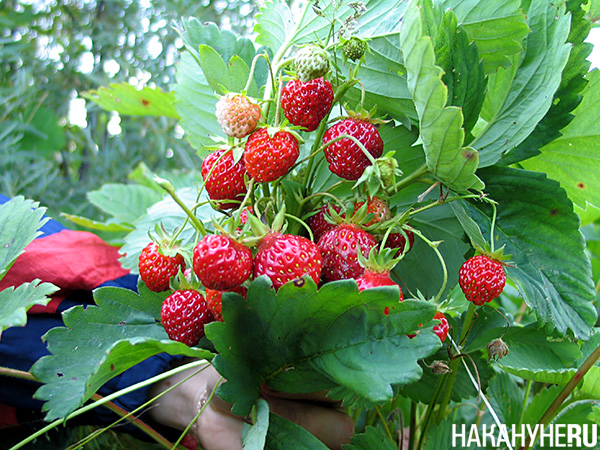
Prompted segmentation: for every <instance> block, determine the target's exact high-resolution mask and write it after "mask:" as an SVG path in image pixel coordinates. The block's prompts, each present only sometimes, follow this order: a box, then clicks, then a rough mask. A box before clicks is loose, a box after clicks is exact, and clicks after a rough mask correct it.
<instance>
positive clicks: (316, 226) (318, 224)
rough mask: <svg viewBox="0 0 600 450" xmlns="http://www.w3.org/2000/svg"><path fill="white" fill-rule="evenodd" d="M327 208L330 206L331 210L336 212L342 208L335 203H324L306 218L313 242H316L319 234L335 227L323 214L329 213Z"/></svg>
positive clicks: (321, 234) (319, 236)
mask: <svg viewBox="0 0 600 450" xmlns="http://www.w3.org/2000/svg"><path fill="white" fill-rule="evenodd" d="M329 208H332V209H333V210H335V212H336V213H339V212H340V211H341V210H342V208H340V207H339V206H337V205H333V204H325V205H323V206H321V208H320V209H319V211H318V212H317V213H316V214H314V215H312V216H310V217H309V218H308V221H307V223H308V226H309V228H310V230H311V231H312V233H313V237H314V240H315V242H318V241H319V239H321V236H323V235H324V234H325V233H327V232H328V231H329V230H332V229H334V228H335V224H334V223H329V222H327V220H326V219H325V215H330V212H329Z"/></svg>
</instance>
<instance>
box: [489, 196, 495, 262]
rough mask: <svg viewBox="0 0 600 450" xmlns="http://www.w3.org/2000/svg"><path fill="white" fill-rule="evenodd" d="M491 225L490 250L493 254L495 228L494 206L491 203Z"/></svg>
mask: <svg viewBox="0 0 600 450" xmlns="http://www.w3.org/2000/svg"><path fill="white" fill-rule="evenodd" d="M492 209H493V213H492V224H491V226H490V249H491V251H492V253H494V227H495V226H496V204H495V203H492Z"/></svg>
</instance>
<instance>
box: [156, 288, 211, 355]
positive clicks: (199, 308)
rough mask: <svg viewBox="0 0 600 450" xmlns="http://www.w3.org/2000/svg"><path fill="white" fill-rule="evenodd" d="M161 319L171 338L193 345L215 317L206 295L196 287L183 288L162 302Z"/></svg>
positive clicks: (198, 340)
mask: <svg viewBox="0 0 600 450" xmlns="http://www.w3.org/2000/svg"><path fill="white" fill-rule="evenodd" d="M160 319H161V322H162V324H163V326H164V327H165V331H166V332H167V334H168V335H169V338H170V339H172V340H174V341H178V342H183V343H184V344H186V345H188V346H190V347H192V346H194V345H196V344H198V342H200V339H202V337H203V336H204V326H205V325H206V324H207V323H210V322H213V321H214V320H215V319H214V317H213V315H212V313H211V312H210V309H209V308H208V305H207V303H206V300H205V299H204V296H203V295H202V294H201V293H200V292H198V291H196V290H194V289H181V290H177V291H175V292H173V293H172V294H171V295H169V296H168V297H167V298H166V299H165V300H164V301H163V304H162V308H161V311H160Z"/></svg>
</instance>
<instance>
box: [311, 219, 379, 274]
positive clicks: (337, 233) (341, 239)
mask: <svg viewBox="0 0 600 450" xmlns="http://www.w3.org/2000/svg"><path fill="white" fill-rule="evenodd" d="M317 245H318V247H319V250H321V255H322V256H323V274H322V276H323V280H324V281H335V280H342V279H346V278H358V277H360V276H361V275H362V274H363V272H364V268H363V267H361V265H360V263H359V262H358V251H359V247H360V251H361V252H362V254H363V256H364V257H365V258H367V257H368V255H369V252H370V251H371V249H372V248H373V247H375V246H376V245H377V241H375V238H374V237H373V236H372V235H371V234H370V233H368V232H366V231H365V230H363V229H362V228H359V227H358V226H356V225H353V224H349V223H343V224H340V225H337V226H336V227H335V228H333V229H332V230H329V231H328V232H327V233H325V234H324V235H323V236H321V239H319V242H318V244H317Z"/></svg>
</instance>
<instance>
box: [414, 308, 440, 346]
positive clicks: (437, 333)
mask: <svg viewBox="0 0 600 450" xmlns="http://www.w3.org/2000/svg"><path fill="white" fill-rule="evenodd" d="M433 319H434V320H439V321H440V323H438V324H436V325H434V326H433V332H434V333H435V334H436V335H437V337H439V338H440V341H442V342H444V341H445V340H446V337H448V332H449V331H450V325H449V324H448V319H446V316H444V314H443V313H441V312H440V311H438V312H436V313H435V316H433ZM419 326H420V327H422V326H423V324H419ZM407 336H408V337H409V338H411V339H412V338H414V337H415V336H416V334H408V335H407Z"/></svg>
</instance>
